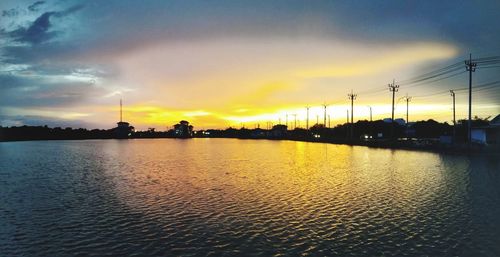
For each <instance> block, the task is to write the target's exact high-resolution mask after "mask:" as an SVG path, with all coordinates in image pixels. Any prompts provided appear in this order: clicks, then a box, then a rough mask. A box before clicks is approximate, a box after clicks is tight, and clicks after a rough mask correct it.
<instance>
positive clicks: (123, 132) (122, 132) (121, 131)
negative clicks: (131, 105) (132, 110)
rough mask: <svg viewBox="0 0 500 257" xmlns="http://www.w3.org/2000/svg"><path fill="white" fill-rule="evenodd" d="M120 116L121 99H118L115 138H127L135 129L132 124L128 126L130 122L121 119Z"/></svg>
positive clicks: (121, 112) (121, 113) (121, 115)
mask: <svg viewBox="0 0 500 257" xmlns="http://www.w3.org/2000/svg"><path fill="white" fill-rule="evenodd" d="M122 118H123V111H122V99H120V121H119V122H118V123H116V124H117V125H118V126H117V127H116V128H115V138H120V139H124V138H129V137H130V136H132V133H133V132H134V130H135V128H134V127H133V126H130V123H128V122H125V121H123V119H122Z"/></svg>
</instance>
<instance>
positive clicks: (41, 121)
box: [0, 113, 97, 128]
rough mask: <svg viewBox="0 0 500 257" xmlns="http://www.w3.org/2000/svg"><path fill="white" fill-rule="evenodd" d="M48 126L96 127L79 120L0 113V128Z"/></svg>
mask: <svg viewBox="0 0 500 257" xmlns="http://www.w3.org/2000/svg"><path fill="white" fill-rule="evenodd" d="M23 125H27V126H45V125H46V126H48V127H51V128H54V127H62V128H64V127H72V128H90V127H97V126H95V125H93V124H91V123H88V122H85V121H81V120H67V119H58V118H54V117H47V116H39V115H2V114H1V113H0V126H3V127H13V126H23Z"/></svg>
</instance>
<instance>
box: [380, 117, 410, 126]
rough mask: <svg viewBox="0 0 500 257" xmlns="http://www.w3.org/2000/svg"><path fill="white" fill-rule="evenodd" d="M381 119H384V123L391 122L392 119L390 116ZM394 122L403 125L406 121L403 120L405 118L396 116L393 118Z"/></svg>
mask: <svg viewBox="0 0 500 257" xmlns="http://www.w3.org/2000/svg"><path fill="white" fill-rule="evenodd" d="M383 121H384V122H385V123H391V122H392V119H391V118H385V119H383ZM394 123H397V124H398V125H401V126H403V125H405V124H406V121H405V119H402V118H397V119H394Z"/></svg>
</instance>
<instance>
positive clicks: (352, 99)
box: [347, 90, 358, 138]
mask: <svg viewBox="0 0 500 257" xmlns="http://www.w3.org/2000/svg"><path fill="white" fill-rule="evenodd" d="M347 96H348V97H349V99H350V100H351V138H352V137H354V100H355V99H356V96H358V95H356V94H353V93H352V90H351V93H350V94H348V95H347Z"/></svg>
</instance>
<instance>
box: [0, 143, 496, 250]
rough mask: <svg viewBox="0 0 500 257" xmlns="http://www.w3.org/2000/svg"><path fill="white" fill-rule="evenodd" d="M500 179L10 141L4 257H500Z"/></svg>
mask: <svg viewBox="0 0 500 257" xmlns="http://www.w3.org/2000/svg"><path fill="white" fill-rule="evenodd" d="M499 173H500V161H499V158H498V156H497V157H492V156H453V155H443V154H436V153H426V152H413V151H402V150H386V149H370V148H366V147H350V146H343V145H332V144H315V143H305V142H292V141H266V140H259V141H257V140H236V139H191V140H175V139H166V140H159V139H156V140H128V141H127V140H123V141H119V140H102V141H101V140H95V141H93V140H91V141H38V142H10V143H0V256H73V255H81V256H88V255H95V256H105V255H109V256H145V255H146V256H147V255H149V256H151V255H153V256H177V255H182V256H206V255H211V256H223V255H225V256H235V255H265V256H280V255H294V256H297V255H327V256H332V255H340V256H374V255H375V256H380V255H385V256H405V255H412V256H413V255H417V256H421V255H430V256H447V255H450V256H454V255H460V256H499V255H500V176H499Z"/></svg>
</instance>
